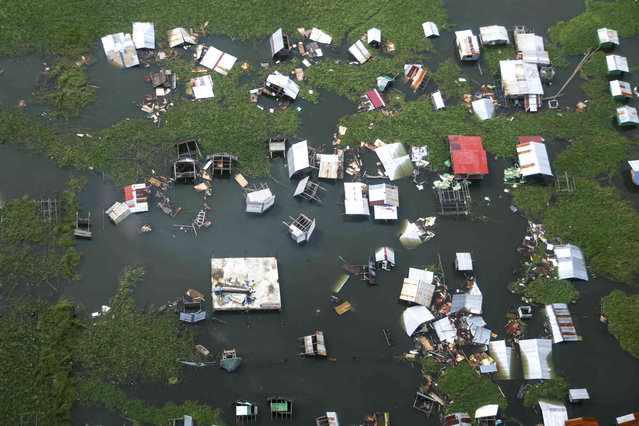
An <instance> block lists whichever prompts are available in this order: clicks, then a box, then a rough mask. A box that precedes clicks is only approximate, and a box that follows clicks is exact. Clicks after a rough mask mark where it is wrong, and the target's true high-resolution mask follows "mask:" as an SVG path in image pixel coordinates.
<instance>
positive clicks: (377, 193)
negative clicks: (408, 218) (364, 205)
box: [368, 183, 399, 207]
mask: <svg viewBox="0 0 639 426" xmlns="http://www.w3.org/2000/svg"><path fill="white" fill-rule="evenodd" d="M368 202H369V203H370V204H371V205H375V204H376V203H377V204H384V205H389V206H398V207H399V189H398V188H397V187H396V186H395V185H389V184H387V183H380V184H377V185H369V186H368Z"/></svg>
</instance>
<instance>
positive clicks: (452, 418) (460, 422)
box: [444, 413, 473, 426]
mask: <svg viewBox="0 0 639 426" xmlns="http://www.w3.org/2000/svg"><path fill="white" fill-rule="evenodd" d="M444 423H446V426H472V424H473V423H472V420H471V419H470V415H468V414H466V413H454V414H449V415H447V416H446V417H444Z"/></svg>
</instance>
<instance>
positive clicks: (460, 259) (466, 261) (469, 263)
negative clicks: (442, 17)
mask: <svg viewBox="0 0 639 426" xmlns="http://www.w3.org/2000/svg"><path fill="white" fill-rule="evenodd" d="M455 259H456V265H457V270H458V271H472V270H473V259H472V257H470V253H465V252H464V253H456V254H455Z"/></svg>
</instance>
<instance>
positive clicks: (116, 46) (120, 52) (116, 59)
mask: <svg viewBox="0 0 639 426" xmlns="http://www.w3.org/2000/svg"><path fill="white" fill-rule="evenodd" d="M102 47H103V48H104V53H105V55H106V57H107V60H108V61H109V62H110V63H112V64H113V65H115V66H117V67H120V68H130V67H134V66H136V65H140V60H139V59H138V52H137V51H136V50H135V45H134V44H133V39H132V38H131V35H130V34H124V33H117V34H110V35H107V36H104V37H102Z"/></svg>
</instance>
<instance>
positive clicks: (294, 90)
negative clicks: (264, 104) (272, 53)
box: [266, 71, 300, 99]
mask: <svg viewBox="0 0 639 426" xmlns="http://www.w3.org/2000/svg"><path fill="white" fill-rule="evenodd" d="M266 85H267V86H271V87H277V88H280V89H282V90H284V94H285V95H286V96H288V97H289V98H291V99H295V98H296V97H297V94H298V93H299V91H300V87H299V86H298V85H297V83H295V82H294V81H293V80H291V78H290V77H289V76H286V75H284V74H282V73H281V72H279V71H275V72H274V73H273V74H269V75H268V77H266Z"/></svg>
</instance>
